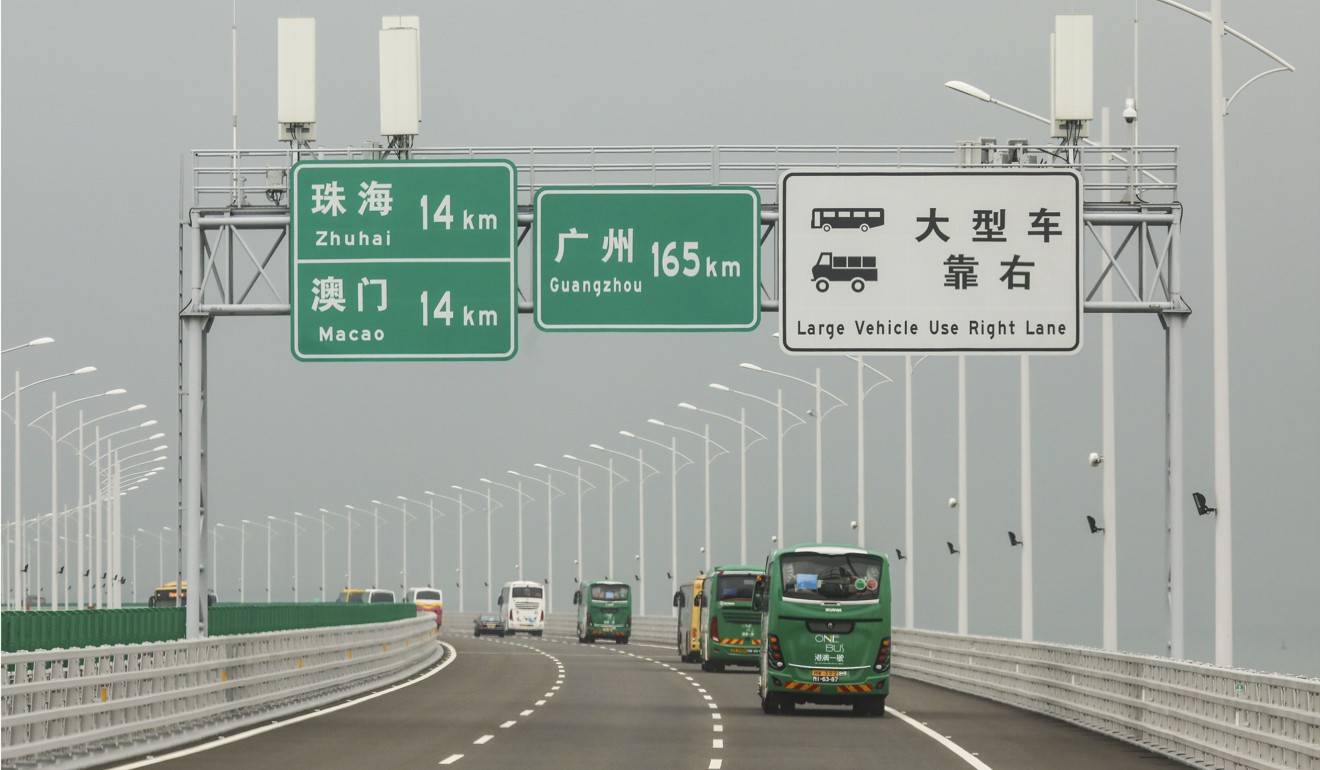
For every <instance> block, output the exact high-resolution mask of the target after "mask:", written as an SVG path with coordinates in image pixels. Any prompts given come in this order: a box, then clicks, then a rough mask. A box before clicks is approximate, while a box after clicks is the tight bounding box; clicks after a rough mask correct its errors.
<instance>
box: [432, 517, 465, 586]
mask: <svg viewBox="0 0 1320 770" xmlns="http://www.w3.org/2000/svg"><path fill="white" fill-rule="evenodd" d="M426 506H427V510H428V511H429V512H430V515H431V518H430V519H429V521H430V535H429V536H428V537H427V542H428V544H429V545H430V549H431V572H430V580H428V581H427V583H426V584H427V585H428V586H431V587H432V588H434V587H435V498H434V497H431V496H430V495H427V497H426ZM462 513H463V512H462V511H459V515H460V516H461V515H462Z"/></svg>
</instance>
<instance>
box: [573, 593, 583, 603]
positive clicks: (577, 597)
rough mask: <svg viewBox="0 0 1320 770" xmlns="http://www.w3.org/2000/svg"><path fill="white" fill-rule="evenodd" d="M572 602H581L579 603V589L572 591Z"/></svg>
mask: <svg viewBox="0 0 1320 770" xmlns="http://www.w3.org/2000/svg"><path fill="white" fill-rule="evenodd" d="M573 603H574V604H581V603H582V592H581V591H574V592H573Z"/></svg>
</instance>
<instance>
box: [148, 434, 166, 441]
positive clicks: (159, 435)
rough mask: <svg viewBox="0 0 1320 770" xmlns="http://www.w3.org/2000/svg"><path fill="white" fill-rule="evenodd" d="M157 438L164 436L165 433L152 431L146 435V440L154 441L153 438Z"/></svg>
mask: <svg viewBox="0 0 1320 770" xmlns="http://www.w3.org/2000/svg"><path fill="white" fill-rule="evenodd" d="M158 438H165V434H164V433H153V434H151V435H150V436H147V441H155V440H156V439H158Z"/></svg>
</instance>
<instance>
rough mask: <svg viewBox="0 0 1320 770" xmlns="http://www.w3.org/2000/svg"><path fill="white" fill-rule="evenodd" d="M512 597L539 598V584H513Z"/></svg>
mask: <svg viewBox="0 0 1320 770" xmlns="http://www.w3.org/2000/svg"><path fill="white" fill-rule="evenodd" d="M513 598H515V599H540V598H541V587H540V586H514V587H513Z"/></svg>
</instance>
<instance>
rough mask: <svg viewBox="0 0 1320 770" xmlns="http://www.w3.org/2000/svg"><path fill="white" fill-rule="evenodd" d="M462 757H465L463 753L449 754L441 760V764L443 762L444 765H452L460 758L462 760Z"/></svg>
mask: <svg viewBox="0 0 1320 770" xmlns="http://www.w3.org/2000/svg"><path fill="white" fill-rule="evenodd" d="M462 758H463V755H462V754H450V755H449V756H447V757H445V758H444V759H442V760H440V764H442V765H452V764H454V763H455V762H457V761H458V760H460V759H462Z"/></svg>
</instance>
